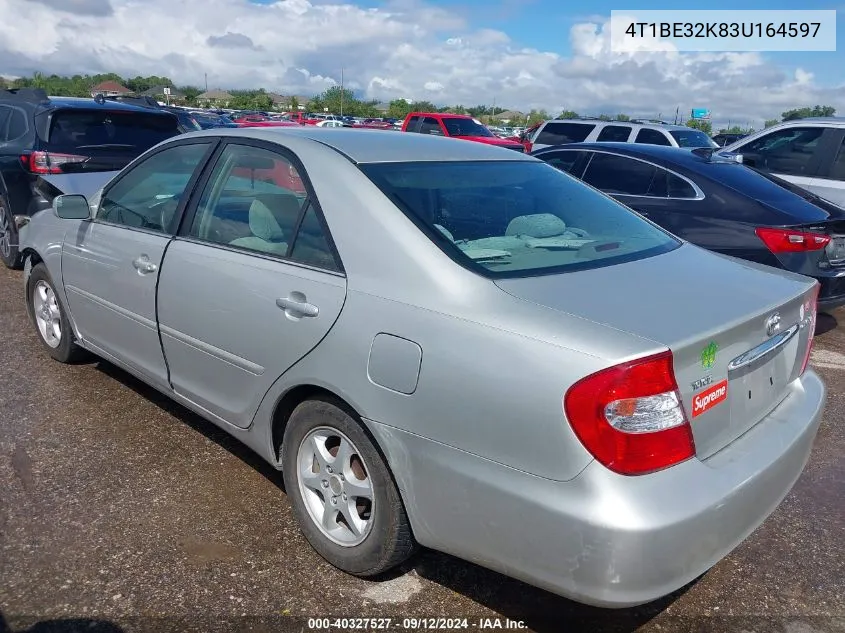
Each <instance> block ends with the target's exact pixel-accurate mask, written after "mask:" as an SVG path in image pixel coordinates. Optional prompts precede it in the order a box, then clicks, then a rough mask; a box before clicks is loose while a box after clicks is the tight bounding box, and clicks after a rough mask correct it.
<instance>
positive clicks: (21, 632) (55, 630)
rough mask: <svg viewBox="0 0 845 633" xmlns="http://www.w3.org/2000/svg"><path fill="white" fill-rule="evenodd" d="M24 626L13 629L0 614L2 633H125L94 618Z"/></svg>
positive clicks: (112, 624) (37, 622)
mask: <svg viewBox="0 0 845 633" xmlns="http://www.w3.org/2000/svg"><path fill="white" fill-rule="evenodd" d="M27 620H29V622H28V623H27V624H24V625H23V626H15V628H14V629H13V628H11V627H10V626H9V623H8V622H7V621H6V618H5V617H3V613H2V612H0V633H82V632H83V631H84V632H85V633H123V631H124V630H123V629H122V628H121V627H119V626H117V625H116V624H114V623H112V622H109V621H108V620H100V619H93V618H63V619H51V620H35V621H33V619H32V618H27Z"/></svg>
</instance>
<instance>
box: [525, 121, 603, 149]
mask: <svg viewBox="0 0 845 633" xmlns="http://www.w3.org/2000/svg"><path fill="white" fill-rule="evenodd" d="M595 127H596V126H595V124H591V123H566V122H563V121H549V122H548V123H546V124H545V125H544V126H543V127H542V128H541V129H540V133H539V134H538V135H537V138H536V139H534V142H535V143H537V144H538V145H563V144H564V143H581V142H583V141H584V139H586V138H587V137H588V136H589V135H590V132H592V131H593V130H594V129H595Z"/></svg>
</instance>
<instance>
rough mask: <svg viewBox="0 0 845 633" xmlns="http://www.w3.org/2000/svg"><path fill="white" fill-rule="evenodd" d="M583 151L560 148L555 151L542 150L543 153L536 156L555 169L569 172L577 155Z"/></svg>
mask: <svg viewBox="0 0 845 633" xmlns="http://www.w3.org/2000/svg"><path fill="white" fill-rule="evenodd" d="M583 153H584V152H576V151H571V150H570V151H566V150H561V151H555V152H544V153H543V154H540V155H539V156H537V158H539V159H541V160H543V161H544V162H546V163H548V164H549V165H551V166H552V167H554V168H555V169H559V170H561V171H565V172H566V173H571V172H572V169H573V168H574V167H575V163H576V162H577V160H578V157H579V156H580V155H581V154H583Z"/></svg>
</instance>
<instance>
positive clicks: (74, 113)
mask: <svg viewBox="0 0 845 633" xmlns="http://www.w3.org/2000/svg"><path fill="white" fill-rule="evenodd" d="M178 133H179V130H178V127H177V120H176V117H175V116H172V115H170V116H168V115H163V114H146V113H143V112H109V111H107V110H64V111H62V110H60V111H58V112H55V113H54V114H53V116H52V119H51V121H50V129H49V131H48V133H47V144H46V145H47V146H46V147H45V148H44V149H47V150H53V151H66V152H69V153H84V154H91V155H96V154H105V153H108V154H126V155H132V156H138V155H139V154H141V153H142V152H145V151H146V150H148V149H149V148H151V147H152V146H153V145H157V144H158V143H160V142H161V141H163V140H165V139H168V138H170V137H172V136H176V135H177V134H178Z"/></svg>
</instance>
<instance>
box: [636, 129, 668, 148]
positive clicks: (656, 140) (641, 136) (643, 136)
mask: <svg viewBox="0 0 845 633" xmlns="http://www.w3.org/2000/svg"><path fill="white" fill-rule="evenodd" d="M634 142H635V143H644V144H646V145H670V146H671V145H672V143H671V142H669V139H668V138H666V135H665V134H664V133H663V132H659V131H657V130H652V129H651V128H647V127H644V128H642V129H641V130H640V131H639V132H637V138H636V139H634Z"/></svg>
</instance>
